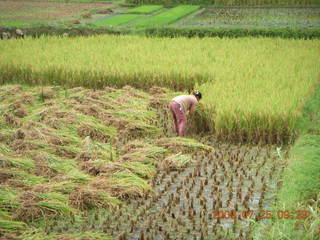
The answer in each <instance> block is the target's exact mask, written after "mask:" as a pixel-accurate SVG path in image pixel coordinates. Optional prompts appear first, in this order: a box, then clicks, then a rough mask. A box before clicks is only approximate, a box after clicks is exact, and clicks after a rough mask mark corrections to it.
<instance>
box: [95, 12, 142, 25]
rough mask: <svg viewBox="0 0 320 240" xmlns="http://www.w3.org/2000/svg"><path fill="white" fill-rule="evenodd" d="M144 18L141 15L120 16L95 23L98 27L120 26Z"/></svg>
mask: <svg viewBox="0 0 320 240" xmlns="http://www.w3.org/2000/svg"><path fill="white" fill-rule="evenodd" d="M140 17H142V16H141V15H139V14H119V15H116V16H114V17H111V18H106V19H104V20H101V21H98V22H96V23H95V25H97V26H120V25H123V24H126V23H129V22H131V21H133V20H136V19H138V18H140Z"/></svg>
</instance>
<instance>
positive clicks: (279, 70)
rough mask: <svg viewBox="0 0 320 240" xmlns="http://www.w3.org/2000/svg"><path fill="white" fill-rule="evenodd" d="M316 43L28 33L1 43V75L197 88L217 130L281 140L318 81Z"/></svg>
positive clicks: (96, 84) (54, 81)
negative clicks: (32, 35)
mask: <svg viewBox="0 0 320 240" xmlns="http://www.w3.org/2000/svg"><path fill="white" fill-rule="evenodd" d="M319 48H320V41H319V40H297V39H296V40H294V39H290V40H285V39H270V38H259V39H254V38H241V39H218V38H203V39H198V38H194V39H186V38H176V39H162V38H146V37H137V36H92V37H78V38H60V37H40V38H38V39H29V38H27V39H21V40H10V41H3V42H2V44H1V45H0V72H1V73H2V74H1V76H0V82H1V83H6V82H18V83H27V84H34V85H38V84H59V85H64V86H85V87H91V88H96V89H97V88H102V87H104V86H119V87H120V86H124V85H132V86H135V87H139V88H149V87H151V86H154V85H158V86H165V87H170V88H172V89H175V90H183V89H185V90H188V89H189V90H191V89H192V88H194V87H196V88H198V89H199V90H201V91H202V92H203V102H204V104H203V106H204V111H203V116H204V117H205V119H207V121H205V122H206V124H207V125H209V126H207V127H209V129H210V130H211V131H212V132H216V133H218V135H221V136H231V137H232V138H237V139H238V138H241V139H242V140H243V141H252V140H254V139H260V138H263V139H267V140H268V141H269V142H274V141H276V142H279V141H281V139H283V138H286V139H289V138H290V137H292V136H294V135H295V124H296V121H297V119H298V118H299V117H300V116H301V108H302V107H303V105H304V103H305V101H306V100H307V99H308V98H309V96H310V95H311V94H312V92H313V90H314V88H315V86H316V85H317V84H318V81H319V74H320V66H319V61H318V59H319V51H315V50H316V49H319ZM201 127H202V126H201ZM203 127H205V126H203ZM207 127H206V129H207Z"/></svg>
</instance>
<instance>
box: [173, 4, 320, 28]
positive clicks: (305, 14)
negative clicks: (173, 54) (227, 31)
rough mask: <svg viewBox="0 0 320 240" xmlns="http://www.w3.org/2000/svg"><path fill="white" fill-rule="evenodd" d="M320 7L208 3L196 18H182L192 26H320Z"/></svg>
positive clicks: (183, 24)
mask: <svg viewBox="0 0 320 240" xmlns="http://www.w3.org/2000/svg"><path fill="white" fill-rule="evenodd" d="M319 21H320V14H319V7H314V8H307V7H297V8H289V7H287V8H279V7H260V8H252V7H241V8H232V7H231V8H226V7H221V8H218V7H216V8H212V7H207V8H206V9H205V10H204V11H202V12H201V13H199V14H197V15H195V16H194V17H193V18H189V19H186V20H183V21H181V22H180V23H179V25H180V26H191V27H199V28H202V27H216V28H217V27H225V28H226V27H238V28H239V27H242V28H245V29H248V28H252V27H255V28H257V27H264V28H271V29H273V28H288V27H289V28H311V27H313V28H316V27H318V26H319Z"/></svg>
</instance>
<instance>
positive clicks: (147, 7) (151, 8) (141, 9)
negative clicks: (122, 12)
mask: <svg viewBox="0 0 320 240" xmlns="http://www.w3.org/2000/svg"><path fill="white" fill-rule="evenodd" d="M161 8H163V6H162V5H142V6H139V7H136V8H132V9H129V10H128V13H152V12H154V11H157V10H159V9H161Z"/></svg>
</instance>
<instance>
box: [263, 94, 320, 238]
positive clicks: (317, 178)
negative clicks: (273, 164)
mask: <svg viewBox="0 0 320 240" xmlns="http://www.w3.org/2000/svg"><path fill="white" fill-rule="evenodd" d="M319 106H320V88H318V89H317V91H316V92H315V95H314V97H313V98H311V99H310V100H309V101H308V102H307V104H306V105H305V107H304V111H303V117H302V118H301V119H300V121H299V125H298V129H299V133H300V134H301V135H300V136H299V138H298V139H297V141H296V142H295V144H294V146H293V147H292V149H291V150H290V156H289V159H288V160H287V165H288V166H287V167H286V168H285V169H284V175H283V183H282V186H281V189H280V191H279V193H278V202H277V203H276V205H275V208H274V209H275V212H277V211H278V210H279V209H280V210H287V211H289V212H290V213H291V216H294V217H296V216H297V215H298V212H299V211H300V212H301V211H307V213H308V214H307V216H308V217H307V218H306V219H305V220H304V218H303V219H298V220H289V219H285V220H275V221H274V222H273V223H272V224H271V226H270V225H267V226H266V229H264V227H261V228H259V229H263V230H265V231H266V233H265V237H264V238H263V239H297V240H298V239H305V240H313V239H317V237H318V236H319V224H320V211H319V203H320V194H319V189H320V162H319V155H320V128H319V126H320V125H319V123H320V111H319V110H320V108H319ZM270 228H271V229H270Z"/></svg>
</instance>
